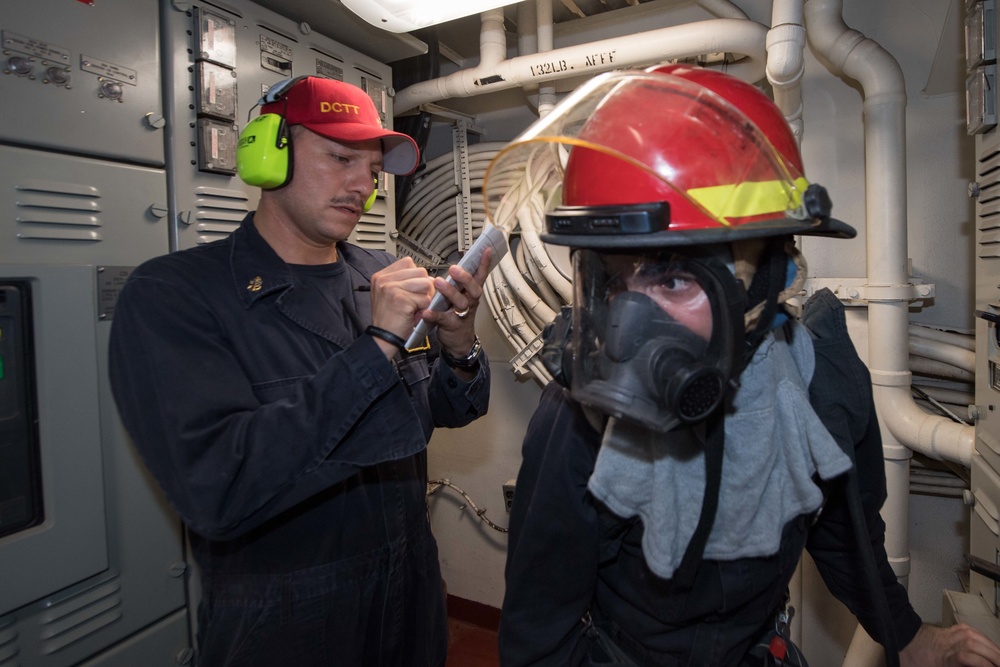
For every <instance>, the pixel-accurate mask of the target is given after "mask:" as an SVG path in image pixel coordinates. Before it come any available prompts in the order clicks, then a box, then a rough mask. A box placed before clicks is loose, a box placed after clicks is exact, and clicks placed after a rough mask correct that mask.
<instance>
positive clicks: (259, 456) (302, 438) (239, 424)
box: [109, 270, 485, 540]
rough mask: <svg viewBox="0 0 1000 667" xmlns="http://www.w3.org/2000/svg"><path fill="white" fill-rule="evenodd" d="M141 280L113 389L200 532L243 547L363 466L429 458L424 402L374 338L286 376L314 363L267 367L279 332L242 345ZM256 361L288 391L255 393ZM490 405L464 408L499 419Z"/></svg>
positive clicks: (163, 480) (182, 298)
mask: <svg viewBox="0 0 1000 667" xmlns="http://www.w3.org/2000/svg"><path fill="white" fill-rule="evenodd" d="M137 273H138V274H141V273H142V272H141V270H139V271H137ZM137 273H134V274H133V276H132V279H130V280H129V281H128V282H127V283H126V285H125V287H124V288H123V290H122V292H121V294H120V296H119V300H118V302H117V305H116V308H115V314H114V320H113V322H112V332H111V340H110V350H109V353H110V354H109V358H110V364H109V373H110V379H111V386H112V390H113V393H114V397H115V400H116V403H117V405H118V408H119V413H120V415H121V417H122V421H123V423H124V426H125V428H126V430H127V432H128V433H129V435H130V436H131V438H132V440H133V441H134V442H135V444H136V447H137V449H138V450H139V452H140V454H141V455H142V458H143V459H144V461H145V463H146V465H147V466H148V467H149V469H150V471H151V473H152V474H153V476H154V477H155V478H156V480H157V481H158V483H159V484H160V486H161V487H162V488H163V489H164V491H165V493H166V496H167V498H168V500H169V501H170V503H171V504H172V505H173V507H174V508H175V510H176V511H177V512H178V514H179V515H180V516H181V518H182V519H183V521H184V522H185V523H186V524H187V525H188V526H189V527H190V528H191V529H192V530H194V531H195V532H197V533H199V534H200V535H203V536H205V537H208V538H210V539H217V540H224V539H230V538H235V537H239V536H241V535H244V534H245V533H247V532H248V531H250V530H251V529H253V528H255V527H257V526H259V525H261V524H262V523H263V522H265V521H266V520H268V519H269V518H271V517H274V516H276V515H278V514H279V513H281V512H283V511H285V510H287V509H288V508H291V507H293V506H295V505H296V504H298V503H299V502H301V501H302V500H304V499H306V498H308V497H310V496H312V495H314V494H316V493H317V492H319V491H322V490H324V489H326V488H328V487H329V486H331V485H334V484H336V483H338V482H341V481H343V480H345V479H347V478H348V477H350V476H352V475H354V474H355V473H356V472H357V471H358V470H359V469H360V468H362V467H365V466H370V465H373V464H377V463H380V462H383V461H390V460H398V459H402V458H404V457H408V456H411V455H413V454H415V453H417V452H419V451H421V450H423V449H424V448H425V447H426V436H425V433H424V431H423V429H422V428H421V426H420V425H421V420H420V418H419V416H418V414H417V412H416V404H415V403H414V401H411V400H410V398H409V394H408V391H407V388H406V387H405V386H404V383H403V382H401V380H400V377H399V375H398V374H397V373H396V371H395V369H394V368H393V366H392V365H391V364H390V363H388V362H387V361H386V359H385V357H384V356H383V355H382V353H381V351H380V350H379V348H378V346H377V345H376V344H375V342H374V341H373V340H372V339H371V338H370V337H368V336H362V337H360V338H358V339H357V340H356V341H354V343H353V344H352V345H351V346H350V347H348V348H347V349H345V350H343V351H341V352H339V353H336V354H333V355H332V356H330V357H329V358H328V359H327V360H326V361H325V363H322V365H321V366H320V367H319V368H318V369H316V368H315V366H314V365H313V366H312V367H311V368H310V370H309V371H308V372H303V373H302V374H301V377H288V376H287V372H286V374H285V375H284V376H282V375H281V374H280V371H282V370H284V369H285V367H286V366H287V365H289V364H293V363H295V362H294V360H295V359H301V356H302V355H304V354H305V352H303V351H301V350H296V349H287V355H288V356H287V357H285V358H284V359H276V358H272V357H275V356H277V355H270V354H264V353H261V354H256V355H254V354H252V352H253V351H255V350H256V349H257V348H255V347H254V345H256V344H257V343H256V342H254V340H253V337H254V336H260V337H265V336H267V333H266V332H259V331H253V332H242V331H241V332H236V333H234V332H233V331H232V327H226V326H223V325H222V324H221V319H220V315H219V314H218V313H217V312H216V308H218V306H215V307H213V304H210V303H209V302H208V301H207V300H206V299H205V298H204V297H203V296H202V295H200V294H199V293H198V292H197V291H196V290H192V289H190V286H189V285H185V284H184V283H183V282H182V281H175V280H167V279H164V278H162V277H159V276H156V275H149V274H148V273H147V274H143V275H137ZM185 287H187V289H185ZM231 307H235V308H242V307H243V306H242V304H237V305H235V306H231ZM238 336H246V337H247V339H248V340H244V341H237V340H232V338H234V337H238ZM289 347H291V346H289ZM236 349H239V350H241V351H242V352H243V355H242V356H243V358H242V359H241V358H240V356H239V355H238V354H237V353H236V352H235V350H236ZM260 349H261V350H263V349H265V348H263V347H262V348H260ZM247 350H250V351H251V354H249V355H248V354H247ZM296 355H299V356H296ZM248 357H250V358H252V363H253V364H255V365H256V364H260V365H268V364H273V365H275V366H274V372H273V373H271V374H270V377H279V378H287V379H279V380H275V381H273V382H268V383H265V386H261V385H260V383H258V384H257V385H256V386H255V385H254V384H253V382H252V380H251V377H250V372H249V371H248V369H247V368H246V364H247V362H246V358H248ZM289 359H292V360H293V361H291V362H290V361H289ZM299 367H301V368H303V369H304V368H309V363H307V362H302V363H300V364H299ZM267 370H268V371H271V368H270V367H269V368H268V369H267ZM260 375H261V374H259V373H258V376H260ZM265 376H266V374H265ZM443 379H444V380H447V378H443ZM462 391H465V389H464V388H462ZM454 400H455V402H456V404H461V403H462V400H460V399H454ZM483 400H484V399H483V397H482V395H475V396H472V397H467V398H466V399H465V401H466V402H467V405H465V406H464V407H465V408H466V411H468V412H470V413H471V412H477V411H479V412H485V404H483V403H482V401H483ZM477 401H478V402H479V403H478V404H477ZM472 404H476V407H473V406H472ZM461 421H462V420H461V419H457V418H456V419H455V423H460V422H461Z"/></svg>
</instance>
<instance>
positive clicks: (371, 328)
mask: <svg viewBox="0 0 1000 667" xmlns="http://www.w3.org/2000/svg"><path fill="white" fill-rule="evenodd" d="M365 333H366V334H368V335H369V336H372V337H374V338H381V339H382V340H384V341H385V342H387V343H389V344H390V345H395V346H396V347H398V348H399V349H401V350H405V349H406V341H405V340H404V339H403V338H402V337H400V336H397V335H396V334H394V333H392V332H391V331H389V330H388V329H383V328H382V327H377V326H375V325H374V324H369V325H368V328H367V329H365Z"/></svg>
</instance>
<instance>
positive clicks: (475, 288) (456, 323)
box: [420, 248, 493, 357]
mask: <svg viewBox="0 0 1000 667" xmlns="http://www.w3.org/2000/svg"><path fill="white" fill-rule="evenodd" d="M492 254H493V249H492V248H487V249H486V251H485V252H484V253H483V257H482V259H481V260H480V261H479V268H478V269H476V273H475V274H474V275H473V274H470V273H469V272H468V271H466V270H465V269H463V268H462V267H460V266H458V265H452V266H450V267H449V268H448V275H449V276H450V277H451V279H452V280H454V281H455V284H454V285H452V284H450V283H449V282H448V281H447V280H445V279H444V278H435V279H434V288H435V289H437V290H438V291H439V292H441V295H442V296H444V297H445V298H446V299H448V303H450V304H451V308H450V309H448V310H443V311H433V310H425V311H423V312H421V313H420V317H421V318H423V320H424V321H425V322H427V323H428V324H430V325H432V326H435V325H436V326H437V327H438V330H437V336H438V341H440V343H441V346H442V347H443V348H444V349H445V350H447V352H448V353H449V354H451V355H452V356H454V357H464V356H465V355H466V354H468V353H469V350H471V349H472V345H473V343H475V342H476V310H477V309H478V308H479V299H480V298H481V297H482V296H483V283H484V282H486V276H487V275H488V274H489V270H490V257H491V256H492Z"/></svg>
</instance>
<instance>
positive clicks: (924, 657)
mask: <svg viewBox="0 0 1000 667" xmlns="http://www.w3.org/2000/svg"><path fill="white" fill-rule="evenodd" d="M899 664H900V665H901V667H959V666H964V667H1000V648H998V647H997V645H996V644H994V643H993V642H992V641H990V639H989V638H988V637H987V636H986V635H984V634H983V633H981V632H979V631H978V630H976V629H975V628H972V627H970V626H968V625H965V624H964V623H960V624H958V625H953V626H951V627H947V628H940V627H938V626H936V625H930V624H928V623H924V624H923V625H922V626H920V629H919V630H918V631H917V634H916V635H914V637H913V640H912V641H910V643H909V644H907V645H906V648H904V649H903V650H902V651H900V653H899Z"/></svg>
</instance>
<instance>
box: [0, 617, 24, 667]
mask: <svg viewBox="0 0 1000 667" xmlns="http://www.w3.org/2000/svg"><path fill="white" fill-rule="evenodd" d="M20 653H21V649H20V648H19V647H18V643H17V627H16V626H15V625H14V619H13V618H7V619H4V620H0V667H18V665H20V662H19V661H18V659H17V656H18V655H20Z"/></svg>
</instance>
